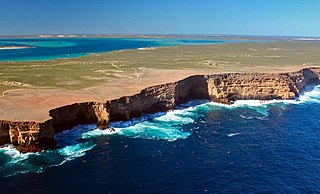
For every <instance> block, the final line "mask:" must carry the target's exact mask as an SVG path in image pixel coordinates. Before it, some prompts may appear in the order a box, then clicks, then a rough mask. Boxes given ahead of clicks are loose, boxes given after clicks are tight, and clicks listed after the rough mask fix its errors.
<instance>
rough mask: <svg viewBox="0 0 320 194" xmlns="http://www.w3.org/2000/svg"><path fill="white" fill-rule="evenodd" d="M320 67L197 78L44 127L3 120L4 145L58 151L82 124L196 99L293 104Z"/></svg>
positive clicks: (70, 108)
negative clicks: (63, 137)
mask: <svg viewBox="0 0 320 194" xmlns="http://www.w3.org/2000/svg"><path fill="white" fill-rule="evenodd" d="M319 77H320V68H305V69H302V70H300V71H297V72H290V73H279V74H276V73H274V74H270V73H226V74H215V75H195V76H191V77H188V78H186V79H183V80H180V81H178V82H174V83H168V84H162V85H157V86H152V87H149V88H146V89H143V90H142V91H141V92H140V93H138V94H135V95H132V96H124V97H121V98H119V99H114V100H110V101H106V102H103V103H101V102H85V103H75V104H71V105H66V106H63V107H59V108H56V109H52V110H50V111H49V115H50V116H51V119H49V120H47V121H44V122H33V121H5V120H0V145H4V144H13V145H14V146H16V148H17V149H18V150H19V151H21V152H37V151H41V150H44V149H54V148H55V146H56V144H57V143H56V141H55V140H54V135H55V134H56V133H59V132H62V131H64V130H68V129H71V128H72V127H74V126H76V125H79V124H90V123H96V124H97V127H98V128H100V129H106V128H108V123H109V122H111V121H122V120H129V119H131V118H135V117H140V116H141V115H142V114H143V113H155V112H160V111H169V110H172V109H174V108H175V107H176V106H177V105H180V104H182V103H186V102H188V101H190V100H194V99H207V100H210V101H214V102H219V103H226V104H232V103H233V102H234V101H236V100H272V99H282V100H290V99H294V98H296V97H297V96H298V95H299V93H301V92H302V91H303V90H304V89H305V88H306V86H307V85H312V84H319V83H320V81H319Z"/></svg>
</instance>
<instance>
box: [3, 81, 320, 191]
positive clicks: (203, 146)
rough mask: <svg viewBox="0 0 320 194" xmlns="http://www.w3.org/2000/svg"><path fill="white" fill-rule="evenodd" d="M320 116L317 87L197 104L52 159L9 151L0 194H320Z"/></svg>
mask: <svg viewBox="0 0 320 194" xmlns="http://www.w3.org/2000/svg"><path fill="white" fill-rule="evenodd" d="M319 110H320V87H319V86H318V87H315V88H314V89H312V90H310V91H309V92H307V93H305V94H304V95H302V96H301V97H300V98H298V99H296V100H291V101H267V102H261V101H237V102H236V103H235V104H234V105H221V104H217V103H212V102H205V101H193V102H190V103H188V104H186V105H183V106H180V107H177V110H175V111H172V112H169V113H157V114H154V115H145V116H144V117H143V118H141V119H136V120H131V121H129V122H118V123H112V126H113V127H114V128H115V129H116V132H114V133H113V134H110V132H108V131H101V130H98V129H95V126H92V125H83V126H78V127H76V128H74V129H73V130H70V131H67V132H64V133H62V134H58V135H57V136H56V139H57V140H58V141H59V145H60V148H59V149H56V150H53V151H46V152H42V153H37V154H19V153H18V152H17V151H16V150H15V149H14V148H12V147H10V146H5V147H3V148H1V150H0V175H1V178H0V185H1V193H18V192H19V193H25V192H30V193H61V192H62V193H226V192H230V193H241V192H242V193H249V192H255V193H256V192H259V193H261V192H265V193H273V192H274V193H312V192H320V184H319V183H320V121H319V116H320V113H319ZM21 173H22V174H21Z"/></svg>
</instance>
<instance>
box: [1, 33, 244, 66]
mask: <svg viewBox="0 0 320 194" xmlns="http://www.w3.org/2000/svg"><path fill="white" fill-rule="evenodd" d="M226 42H239V40H211V39H204V40H199V39H168V38H164V39H138V38H22V39H0V47H5V46H18V47H21V46H23V47H25V48H23V49H0V61H34V60H51V59H57V58H74V57H80V56H85V55H89V54H93V53H102V52H108V51H116V50H123V49H137V48H145V47H159V46H178V45H195V44H217V43H226Z"/></svg>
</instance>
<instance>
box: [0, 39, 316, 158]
mask: <svg viewBox="0 0 320 194" xmlns="http://www.w3.org/2000/svg"><path fill="white" fill-rule="evenodd" d="M319 49H320V48H319V46H318V44H317V43H312V42H307V43H306V42H260V43H258V42H257V43H230V44H218V45H197V46H181V47H165V48H156V49H151V50H141V49H140V50H139V49H137V50H126V51H115V52H110V53H103V54H94V55H91V56H86V57H80V58H75V59H58V60H52V61H39V62H3V63H1V65H2V67H4V68H3V69H2V70H1V72H0V73H1V76H2V77H1V79H2V80H1V81H2V84H1V87H0V89H1V90H2V93H3V94H2V97H1V98H0V105H1V110H0V120H1V124H0V129H1V130H0V132H1V133H0V134H1V135H0V139H1V141H0V143H1V144H5V143H12V144H14V145H16V146H17V147H18V149H19V150H21V151H22V152H28V151H39V150H42V149H47V148H53V147H54V146H55V141H54V139H53V136H54V134H56V133H58V132H61V131H62V130H67V129H70V128H71V127H73V126H75V125H77V124H84V123H97V125H98V127H100V128H106V127H107V125H108V122H109V121H114V120H127V119H130V118H133V117H139V116H140V115H141V114H142V113H152V112H157V111H168V110H171V109H173V108H174V107H175V106H176V105H179V104H180V103H183V102H186V101H188V100H192V99H198V98H203V99H208V100H212V101H216V102H222V103H232V101H234V100H240V99H260V100H270V99H293V98H295V97H296V96H297V95H298V94H299V92H300V91H302V90H303V89H304V88H305V86H306V85H308V84H315V83H317V82H318V80H319V79H318V78H319V69H318V68H316V67H317V66H320V64H319V61H320V58H319V57H318V55H317V51H318V50H319ZM311 66H312V67H314V68H308V67H311ZM300 69H302V70H300ZM22 70H23V73H21V71H22ZM288 72H289V73H288ZM190 76H191V77H190ZM186 77H187V78H186ZM12 78H15V79H12ZM13 80H14V81H13ZM144 88H146V89H144Z"/></svg>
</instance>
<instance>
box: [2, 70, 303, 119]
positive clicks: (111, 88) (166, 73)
mask: <svg viewBox="0 0 320 194" xmlns="http://www.w3.org/2000/svg"><path fill="white" fill-rule="evenodd" d="M301 68H302V66H301V67H297V66H295V67H285V68H279V69H274V68H273V69H269V70H268V69H265V68H261V69H259V68H257V69H255V70H256V72H272V73H274V72H288V71H294V70H299V69H301ZM225 72H233V71H232V69H230V68H226V69H199V70H195V69H185V70H149V71H147V72H146V73H145V74H144V75H143V76H142V77H141V78H140V79H136V80H135V81H132V80H119V81H117V80H115V81H114V82H111V83H106V84H103V85H100V86H96V87H91V88H87V89H84V90H79V91H66V90H60V89H59V90H56V89H16V90H8V91H6V92H4V95H3V96H2V97H1V98H0V107H1V108H0V119H1V120H15V121H45V120H47V119H50V117H49V115H48V111H49V110H50V109H54V108H57V107H60V106H64V105H68V104H72V103H77V102H89V101H96V102H105V101H106V100H110V99H115V98H119V97H121V96H126V95H132V94H135V93H138V92H139V91H140V90H142V89H144V88H146V87H149V86H153V85H157V84H164V83H170V82H175V81H178V80H181V79H183V78H186V77H188V76H191V75H206V74H216V73H225ZM243 72H252V71H251V70H250V69H243Z"/></svg>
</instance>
